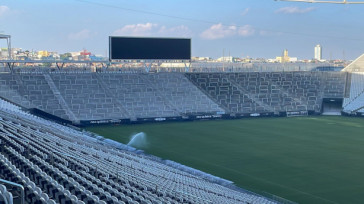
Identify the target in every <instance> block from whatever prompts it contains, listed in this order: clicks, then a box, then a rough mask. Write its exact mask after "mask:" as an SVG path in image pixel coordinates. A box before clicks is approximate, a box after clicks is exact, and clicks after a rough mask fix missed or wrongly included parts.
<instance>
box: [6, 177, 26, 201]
mask: <svg viewBox="0 0 364 204" xmlns="http://www.w3.org/2000/svg"><path fill="white" fill-rule="evenodd" d="M0 182H2V183H6V184H8V185H11V186H15V187H17V188H20V192H21V204H25V193H24V187H23V186H22V185H20V184H17V183H14V182H11V181H7V180H4V179H0Z"/></svg>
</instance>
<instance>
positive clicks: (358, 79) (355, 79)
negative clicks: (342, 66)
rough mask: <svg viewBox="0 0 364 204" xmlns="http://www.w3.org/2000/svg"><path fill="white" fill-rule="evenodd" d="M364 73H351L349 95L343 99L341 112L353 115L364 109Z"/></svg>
mask: <svg viewBox="0 0 364 204" xmlns="http://www.w3.org/2000/svg"><path fill="white" fill-rule="evenodd" d="M363 92H364V73H351V88H350V95H349V97H348V98H345V99H344V103H343V111H344V112H347V113H355V112H356V111H358V110H360V109H362V108H363V107H364V95H363Z"/></svg>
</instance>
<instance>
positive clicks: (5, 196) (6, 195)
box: [0, 155, 13, 204]
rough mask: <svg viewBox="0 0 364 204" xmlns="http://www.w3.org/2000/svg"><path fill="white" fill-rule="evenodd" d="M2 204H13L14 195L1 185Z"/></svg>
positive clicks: (0, 198)
mask: <svg viewBox="0 0 364 204" xmlns="http://www.w3.org/2000/svg"><path fill="white" fill-rule="evenodd" d="M1 156H2V155H0V157H1ZM0 203H5V204H13V195H12V194H11V192H9V191H8V190H7V189H6V186H4V185H0Z"/></svg>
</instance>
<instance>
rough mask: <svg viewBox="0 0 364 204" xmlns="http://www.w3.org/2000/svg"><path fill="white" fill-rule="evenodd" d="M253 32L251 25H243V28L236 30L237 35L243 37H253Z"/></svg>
mask: <svg viewBox="0 0 364 204" xmlns="http://www.w3.org/2000/svg"><path fill="white" fill-rule="evenodd" d="M254 33H255V30H254V28H253V27H252V26H251V25H245V26H243V27H240V28H239V30H238V35H240V36H243V37H248V36H251V35H254Z"/></svg>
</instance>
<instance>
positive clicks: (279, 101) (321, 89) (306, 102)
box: [186, 72, 346, 113]
mask: <svg viewBox="0 0 364 204" xmlns="http://www.w3.org/2000/svg"><path fill="white" fill-rule="evenodd" d="M186 76H187V77H188V78H189V79H190V80H191V81H192V82H193V83H194V84H196V86H198V87H199V88H200V89H202V90H203V91H204V92H205V93H206V94H208V95H209V96H210V97H211V98H213V99H214V100H215V101H217V102H218V103H219V104H222V105H223V106H224V107H226V108H227V109H228V110H229V111H230V112H233V113H261V112H276V113H277V112H280V111H300V110H313V111H316V112H320V109H321V103H322V99H323V98H324V97H338V98H342V97H343V94H344V90H345V76H346V73H339V72H247V73H198V74H194V73H192V74H190V73H188V74H186Z"/></svg>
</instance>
